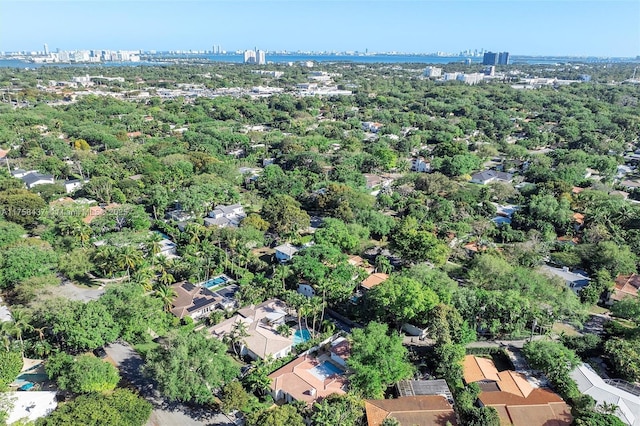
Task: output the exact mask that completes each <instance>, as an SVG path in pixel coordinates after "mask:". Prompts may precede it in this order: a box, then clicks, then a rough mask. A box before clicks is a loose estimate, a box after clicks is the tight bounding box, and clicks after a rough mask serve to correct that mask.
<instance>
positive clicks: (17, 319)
mask: <svg viewBox="0 0 640 426" xmlns="http://www.w3.org/2000/svg"><path fill="white" fill-rule="evenodd" d="M11 316H12V317H13V334H14V335H15V336H16V338H17V339H18V340H19V341H20V347H21V352H22V356H24V341H23V340H22V335H23V334H24V332H26V331H29V330H33V326H32V325H31V324H29V319H30V318H29V317H28V316H27V312H26V311H25V310H24V309H21V308H16V309H14V310H13V312H12V313H11Z"/></svg>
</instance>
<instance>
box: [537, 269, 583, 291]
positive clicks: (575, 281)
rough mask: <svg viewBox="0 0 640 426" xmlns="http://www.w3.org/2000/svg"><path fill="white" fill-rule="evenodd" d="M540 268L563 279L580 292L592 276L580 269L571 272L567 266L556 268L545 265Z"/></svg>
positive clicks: (552, 275) (548, 274)
mask: <svg viewBox="0 0 640 426" xmlns="http://www.w3.org/2000/svg"><path fill="white" fill-rule="evenodd" d="M540 270H541V272H542V273H543V274H545V275H547V276H551V277H558V278H560V279H562V280H563V281H564V282H565V284H566V285H567V286H568V287H569V288H570V289H571V290H573V291H574V292H575V293H578V292H579V291H580V290H582V289H583V288H584V287H586V286H588V285H589V282H590V281H591V278H589V275H587V273H586V272H584V271H579V270H576V271H575V272H571V271H570V270H569V268H567V267H566V266H565V267H563V268H554V267H552V266H548V265H543V266H541V267H540Z"/></svg>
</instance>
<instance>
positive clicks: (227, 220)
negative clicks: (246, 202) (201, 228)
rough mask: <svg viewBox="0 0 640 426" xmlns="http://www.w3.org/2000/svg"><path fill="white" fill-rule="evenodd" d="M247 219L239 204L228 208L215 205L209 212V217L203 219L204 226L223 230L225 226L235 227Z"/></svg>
mask: <svg viewBox="0 0 640 426" xmlns="http://www.w3.org/2000/svg"><path fill="white" fill-rule="evenodd" d="M245 217H247V215H246V214H245V212H244V209H243V208H242V206H241V205H240V204H232V205H230V206H225V205H222V204H221V205H217V206H215V208H214V209H213V210H212V211H211V212H209V217H207V218H205V219H204V224H205V225H206V226H217V227H220V228H225V227H227V226H230V227H234V228H235V227H237V226H238V225H239V224H240V222H241V221H242V219H244V218H245Z"/></svg>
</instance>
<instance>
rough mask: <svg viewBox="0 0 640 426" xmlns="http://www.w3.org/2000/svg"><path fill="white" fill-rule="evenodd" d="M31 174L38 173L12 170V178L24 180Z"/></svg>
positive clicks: (35, 171)
mask: <svg viewBox="0 0 640 426" xmlns="http://www.w3.org/2000/svg"><path fill="white" fill-rule="evenodd" d="M29 173H38V171H37V170H23V169H13V170H11V176H13V177H14V178H17V179H22V178H23V177H25V176H26V175H28V174H29Z"/></svg>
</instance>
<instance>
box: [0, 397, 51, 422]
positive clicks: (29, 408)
mask: <svg viewBox="0 0 640 426" xmlns="http://www.w3.org/2000/svg"><path fill="white" fill-rule="evenodd" d="M56 393H57V392H56V391H40V392H36V391H29V392H6V393H5V394H4V395H5V397H6V398H7V400H8V401H10V402H11V403H12V404H11V405H12V406H11V408H10V409H9V410H8V414H9V418H8V419H7V424H12V423H15V422H17V421H18V420H21V419H22V420H24V419H27V420H29V421H30V422H33V421H36V420H37V419H39V418H41V417H45V416H48V415H49V414H51V412H52V411H53V410H55V409H56V407H57V406H58V403H57V401H56Z"/></svg>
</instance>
